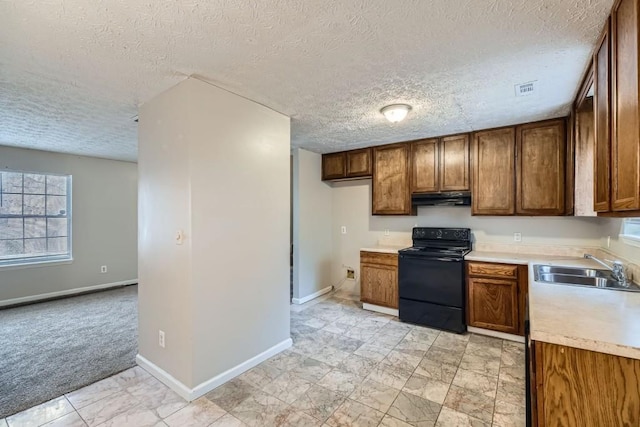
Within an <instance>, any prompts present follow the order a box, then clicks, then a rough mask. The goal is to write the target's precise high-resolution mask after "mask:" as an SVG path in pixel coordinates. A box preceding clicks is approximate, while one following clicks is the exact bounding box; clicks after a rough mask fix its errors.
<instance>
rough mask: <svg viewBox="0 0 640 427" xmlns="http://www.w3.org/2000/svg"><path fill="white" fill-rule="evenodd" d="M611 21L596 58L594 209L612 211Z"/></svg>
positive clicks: (594, 64)
mask: <svg viewBox="0 0 640 427" xmlns="http://www.w3.org/2000/svg"><path fill="white" fill-rule="evenodd" d="M610 25H611V22H610V20H607V23H606V25H605V27H604V30H603V32H602V35H601V36H600V40H599V42H598V44H597V48H596V52H595V54H594V58H593V85H594V95H593V102H594V111H595V113H594V114H595V123H594V125H595V129H594V135H595V138H594V144H595V148H594V161H593V209H594V210H595V211H596V212H608V211H609V210H610V209H611V204H610V196H611V187H610V183H611V173H610V163H611V110H610V108H609V106H610V103H611V69H610V67H611V56H610V43H611V41H610V36H609V31H610Z"/></svg>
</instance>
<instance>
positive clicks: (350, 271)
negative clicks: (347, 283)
mask: <svg viewBox="0 0 640 427" xmlns="http://www.w3.org/2000/svg"><path fill="white" fill-rule="evenodd" d="M355 278H356V272H355V271H354V270H353V269H351V268H349V269H347V279H355Z"/></svg>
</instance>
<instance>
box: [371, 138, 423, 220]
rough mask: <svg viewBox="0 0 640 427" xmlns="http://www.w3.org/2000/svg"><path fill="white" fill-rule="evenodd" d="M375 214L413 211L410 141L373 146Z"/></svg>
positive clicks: (398, 213)
mask: <svg viewBox="0 0 640 427" xmlns="http://www.w3.org/2000/svg"><path fill="white" fill-rule="evenodd" d="M372 186H373V189H372V193H373V197H372V199H373V206H372V209H371V210H372V213H373V214H374V215H411V214H415V211H414V210H412V207H411V193H410V189H409V144H393V145H387V146H383V147H375V148H374V149H373V183H372Z"/></svg>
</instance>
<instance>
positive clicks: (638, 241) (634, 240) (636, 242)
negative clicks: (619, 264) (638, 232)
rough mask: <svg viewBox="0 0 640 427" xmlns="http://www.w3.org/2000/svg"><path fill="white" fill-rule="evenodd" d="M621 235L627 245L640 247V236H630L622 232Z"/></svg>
mask: <svg viewBox="0 0 640 427" xmlns="http://www.w3.org/2000/svg"><path fill="white" fill-rule="evenodd" d="M620 237H621V238H622V241H623V242H624V243H626V244H627V245H629V246H635V247H637V248H640V237H637V236H630V235H628V234H621V235H620Z"/></svg>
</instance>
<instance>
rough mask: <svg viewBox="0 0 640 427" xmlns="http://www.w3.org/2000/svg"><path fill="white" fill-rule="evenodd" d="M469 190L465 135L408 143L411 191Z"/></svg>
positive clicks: (467, 139)
mask: <svg viewBox="0 0 640 427" xmlns="http://www.w3.org/2000/svg"><path fill="white" fill-rule="evenodd" d="M469 190H470V186H469V134H462V135H452V136H446V137H443V138H432V139H424V140H419V141H414V142H412V143H411V192H412V193H432V192H441V191H469Z"/></svg>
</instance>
